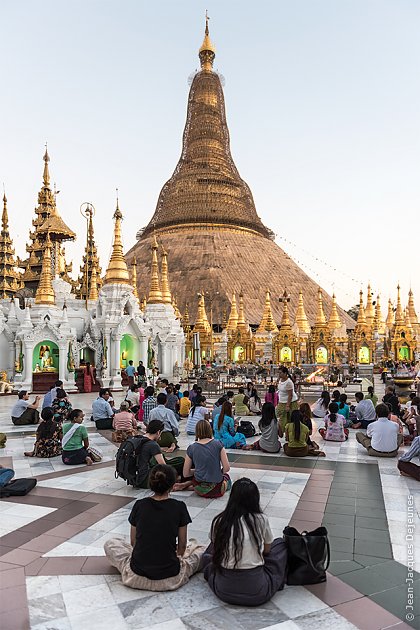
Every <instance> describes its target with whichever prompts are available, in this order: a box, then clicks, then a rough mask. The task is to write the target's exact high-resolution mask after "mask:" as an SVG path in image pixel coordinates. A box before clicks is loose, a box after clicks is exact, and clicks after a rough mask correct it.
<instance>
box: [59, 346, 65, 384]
mask: <svg viewBox="0 0 420 630" xmlns="http://www.w3.org/2000/svg"><path fill="white" fill-rule="evenodd" d="M58 350H59V353H60V354H59V355H58V378H59V379H60V381H63V383H64V382H65V381H67V365H66V363H67V347H66V346H63V345H60V346H59V348H58Z"/></svg>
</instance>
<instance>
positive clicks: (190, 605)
mask: <svg viewBox="0 0 420 630" xmlns="http://www.w3.org/2000/svg"><path fill="white" fill-rule="evenodd" d="M166 597H167V600H168V602H169V603H170V604H171V606H172V608H173V609H174V610H176V612H177V614H178V616H179V617H185V616H187V615H192V614H194V613H198V612H202V611H204V610H209V609H210V608H214V607H216V606H220V601H219V600H218V599H217V597H216V596H215V595H214V594H213V592H212V591H211V590H210V589H209V587H208V585H207V583H206V582H205V580H204V577H203V575H201V574H200V575H196V576H194V579H191V580H190V581H189V582H188V583H187V584H186V585H185V586H183V587H182V589H179V590H178V591H173V592H170V593H167V594H166Z"/></svg>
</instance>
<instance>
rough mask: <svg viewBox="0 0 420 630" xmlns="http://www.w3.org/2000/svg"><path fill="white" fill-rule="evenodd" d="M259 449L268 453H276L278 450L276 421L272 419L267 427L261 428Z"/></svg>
mask: <svg viewBox="0 0 420 630" xmlns="http://www.w3.org/2000/svg"><path fill="white" fill-rule="evenodd" d="M260 447H261V448H262V449H263V451H267V452H268V453H277V452H278V450H279V428H278V422H277V420H276V419H273V420H272V422H270V424H269V425H268V427H261V437H260Z"/></svg>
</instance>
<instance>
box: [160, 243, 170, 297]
mask: <svg viewBox="0 0 420 630" xmlns="http://www.w3.org/2000/svg"><path fill="white" fill-rule="evenodd" d="M160 277H161V287H162V300H163V303H164V304H171V302H172V296H171V290H170V288H169V276H168V254H167V253H166V251H165V249H164V247H163V246H162V267H161V275H160Z"/></svg>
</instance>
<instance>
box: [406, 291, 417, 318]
mask: <svg viewBox="0 0 420 630" xmlns="http://www.w3.org/2000/svg"><path fill="white" fill-rule="evenodd" d="M408 314H409V316H410V322H411V323H412V324H413V326H416V325H417V324H419V320H418V317H417V313H416V308H415V306H414V295H413V291H412V290H411V288H410V290H409V292H408Z"/></svg>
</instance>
